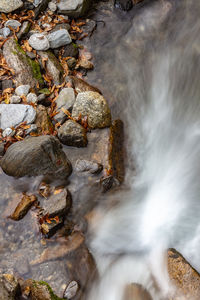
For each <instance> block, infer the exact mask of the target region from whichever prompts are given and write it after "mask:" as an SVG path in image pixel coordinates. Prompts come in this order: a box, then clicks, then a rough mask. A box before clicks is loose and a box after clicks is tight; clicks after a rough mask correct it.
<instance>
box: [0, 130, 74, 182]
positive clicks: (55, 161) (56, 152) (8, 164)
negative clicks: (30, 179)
mask: <svg viewBox="0 0 200 300" xmlns="http://www.w3.org/2000/svg"><path fill="white" fill-rule="evenodd" d="M0 165H1V167H2V169H3V171H4V172H5V173H6V174H7V175H10V176H14V177H23V176H38V175H49V176H52V177H53V178H63V179H65V178H67V177H68V176H69V175H70V174H71V171H72V167H71V163H70V162H69V160H68V159H67V157H66V155H65V153H64V152H63V151H62V146H61V144H60V142H59V141H58V139H56V138H55V137H53V136H38V137H28V138H26V139H25V140H23V141H20V142H17V143H15V144H12V145H11V146H10V147H9V148H8V150H7V151H6V154H5V155H4V156H3V158H2V160H1V162H0Z"/></svg>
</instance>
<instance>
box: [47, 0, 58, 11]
mask: <svg viewBox="0 0 200 300" xmlns="http://www.w3.org/2000/svg"><path fill="white" fill-rule="evenodd" d="M48 8H49V9H50V10H51V11H53V12H54V11H56V9H57V5H56V3H54V2H52V1H51V2H49V4H48Z"/></svg>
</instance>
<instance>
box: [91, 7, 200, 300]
mask: <svg viewBox="0 0 200 300" xmlns="http://www.w3.org/2000/svg"><path fill="white" fill-rule="evenodd" d="M189 2H190V3H192V5H193V6H194V8H193V9H196V13H197V12H200V7H199V4H195V1H183V8H184V10H183V11H182V10H181V9H182V8H181V6H180V7H179V9H178V10H177V12H175V15H174V16H175V17H176V13H177V16H180V14H181V13H182V17H181V19H180V18H179V19H178V20H177V22H175V21H174V23H173V26H174V27H175V28H173V32H172V33H173V38H167V37H166V40H165V41H164V42H163V45H162V46H160V47H157V48H155V49H154V50H155V51H152V53H151V54H150V55H149V59H147V61H145V62H144V65H143V66H142V67H141V66H140V70H139V72H138V73H137V76H136V72H135V70H132V68H131V65H130V62H131V55H128V53H127V55H126V57H125V58H124V56H123V59H122V58H121V56H120V53H119V56H118V61H121V62H123V64H121V66H120V68H122V65H123V68H124V72H123V69H121V70H122V71H121V72H122V74H123V76H127V77H126V78H127V82H128V90H129V101H128V103H127V111H126V114H127V118H128V120H129V128H128V130H129V140H130V144H129V147H130V148H131V151H130V153H129V156H130V157H131V158H132V160H131V159H130V164H131V163H132V164H134V167H135V169H134V171H133V168H131V166H130V170H128V172H127V179H126V184H127V186H128V188H127V191H122V192H120V193H119V192H117V194H116V196H115V197H116V198H117V199H118V201H119V204H118V205H116V206H115V207H112V208H111V209H108V208H107V207H106V208H102V207H100V208H99V210H98V214H99V215H100V217H99V222H98V223H97V222H96V223H95V224H93V226H92V232H93V239H92V242H91V249H92V251H93V253H94V255H95V257H96V260H97V265H98V268H99V274H100V279H99V281H98V282H97V283H95V284H94V286H93V290H92V292H91V294H90V298H89V299H90V300H121V299H123V294H124V288H125V286H126V285H127V284H128V283H132V282H135V283H139V284H142V285H143V286H144V287H145V288H146V289H147V290H148V291H149V292H150V294H151V296H152V298H153V300H157V299H158V300H163V299H165V297H167V298H169V297H170V295H173V291H174V287H173V286H172V284H171V283H170V281H169V278H168V274H167V266H166V259H165V255H166V250H167V248H170V247H172V248H175V249H177V250H178V251H180V252H181V254H182V255H183V256H184V257H185V258H186V259H187V260H188V261H189V262H190V263H191V264H192V265H193V266H194V267H195V268H196V269H197V270H198V271H200V183H199V181H200V51H199V49H200V47H199V45H200V38H199V32H200V30H199V29H200V24H199V21H198V20H197V19H195V15H194V20H193V23H191V17H189V18H187V16H186V14H185V12H187V13H188V10H187V9H189V8H187V6H188V7H190V8H191V7H192V5H189ZM185 8H186V9H185ZM180 20H184V22H183V21H180ZM167 30H168V29H167ZM169 30H170V27H169ZM154 279H155V280H154ZM155 281H156V284H157V285H158V286H159V288H156V286H155ZM180 299H185V298H184V297H182V298H181V297H180Z"/></svg>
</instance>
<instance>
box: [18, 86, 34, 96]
mask: <svg viewBox="0 0 200 300" xmlns="http://www.w3.org/2000/svg"><path fill="white" fill-rule="evenodd" d="M30 88H31V87H30V85H28V84H24V85H19V86H18V87H17V88H16V89H15V93H16V94H17V95H18V96H20V97H21V96H23V95H24V96H27V95H28V92H29V90H30Z"/></svg>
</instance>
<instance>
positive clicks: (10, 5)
mask: <svg viewBox="0 0 200 300" xmlns="http://www.w3.org/2000/svg"><path fill="white" fill-rule="evenodd" d="M22 6H23V2H22V1H21V0H9V1H8V0H0V12H4V13H10V12H12V11H14V10H16V9H18V8H20V7H22Z"/></svg>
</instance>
